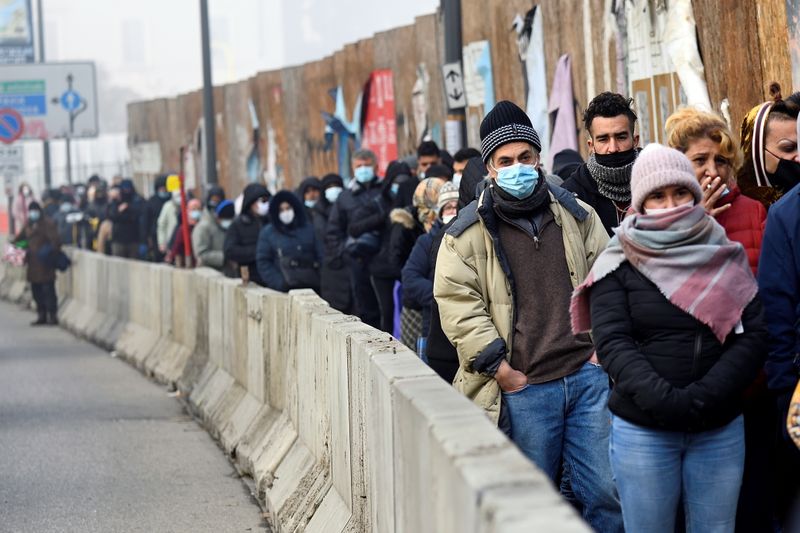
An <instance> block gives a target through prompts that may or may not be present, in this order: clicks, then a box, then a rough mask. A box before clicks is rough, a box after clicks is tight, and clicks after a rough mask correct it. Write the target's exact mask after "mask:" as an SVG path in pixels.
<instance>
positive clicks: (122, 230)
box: [108, 179, 146, 244]
mask: <svg viewBox="0 0 800 533" xmlns="http://www.w3.org/2000/svg"><path fill="white" fill-rule="evenodd" d="M120 190H121V191H124V190H127V191H128V193H127V194H128V195H129V196H127V197H124V198H122V199H120V200H118V201H115V202H112V203H111V206H110V208H109V213H108V218H109V219H110V220H111V222H113V227H112V229H111V241H112V242H114V243H118V244H142V243H144V242H145V233H146V232H145V227H144V217H143V216H142V214H143V210H144V200H142V199H141V197H140V196H139V195H138V194H136V190H135V189H134V188H133V182H132V181H131V180H127V179H126V180H122V183H120ZM122 194H123V195H124V194H126V193H124V192H123V193H122ZM123 204H127V205H128V207H127V208H126V209H125V210H124V211H123V210H120V207H121V206H122V205H123Z"/></svg>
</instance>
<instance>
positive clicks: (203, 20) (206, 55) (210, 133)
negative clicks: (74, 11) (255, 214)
mask: <svg viewBox="0 0 800 533" xmlns="http://www.w3.org/2000/svg"><path fill="white" fill-rule="evenodd" d="M39 1H41V0H39ZM209 33H210V32H209V28H208V0H200V34H201V39H202V46H203V124H204V128H203V134H204V135H203V136H204V140H205V146H204V148H205V160H206V183H208V184H209V185H215V184H216V183H217V136H216V127H215V124H214V85H213V84H212V81H211V45H210V41H211V39H210V35H209Z"/></svg>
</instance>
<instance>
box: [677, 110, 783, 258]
mask: <svg viewBox="0 0 800 533" xmlns="http://www.w3.org/2000/svg"><path fill="white" fill-rule="evenodd" d="M666 127H667V142H668V143H669V145H670V146H671V147H672V148H676V149H678V150H680V151H681V152H683V153H684V154H686V157H688V158H689V161H691V162H692V166H693V167H694V172H695V176H697V179H698V181H699V182H700V186H701V187H702V189H703V202H704V204H705V207H706V211H707V212H708V213H709V214H711V215H712V216H713V217H714V218H715V219H716V220H717V222H719V224H720V225H721V226H722V227H723V228H725V233H726V234H727V235H728V238H729V239H730V240H732V241H736V242H740V243H741V244H742V246H744V249H745V252H747V259H748V261H749V262H750V268H751V269H752V270H753V274H757V273H758V256H759V254H760V253H761V239H762V237H763V235H764V225H765V223H766V220H767V211H766V209H764V206H763V205H762V204H761V202H758V201H756V200H753V199H752V198H748V197H747V196H745V195H743V194H742V193H741V191H740V189H739V186H738V185H737V183H736V176H735V173H734V170H733V169H734V168H738V166H739V159H741V152H740V150H739V145H738V143H737V142H736V141H735V140H734V138H733V135H732V134H731V131H730V129H729V128H728V126H727V124H725V121H723V120H722V118H720V117H719V116H717V115H715V114H713V113H707V112H705V111H700V110H699V109H695V108H690V107H688V108H684V109H681V110H679V111H677V112H675V113H674V114H673V115H672V116H670V117H669V118H668V119H667V123H666Z"/></svg>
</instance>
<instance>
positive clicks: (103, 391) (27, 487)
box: [0, 302, 266, 533]
mask: <svg viewBox="0 0 800 533" xmlns="http://www.w3.org/2000/svg"><path fill="white" fill-rule="evenodd" d="M33 318H34V316H33V313H30V312H28V311H22V310H20V309H19V308H18V307H16V306H12V305H10V304H8V303H5V302H2V303H0V531H3V532H5V531H9V532H36V533H40V532H61V531H64V532H67V531H69V532H94V531H97V532H100V531H102V532H117V531H126V532H127V531H147V532H189V531H191V532H198V531H209V532H211V531H213V532H227V531H231V532H238V531H265V530H266V524H265V523H264V520H263V518H262V515H261V511H260V509H259V508H258V506H257V505H256V504H255V502H254V501H253V499H252V498H251V496H250V493H249V490H248V489H247V488H246V486H245V484H244V483H243V482H242V480H241V479H239V477H238V476H237V475H236V473H235V471H234V469H233V467H232V466H231V465H230V463H229V462H228V460H227V458H226V457H225V456H224V454H223V452H222V450H221V449H220V448H219V447H218V446H217V445H216V444H215V443H214V441H213V440H212V439H211V437H209V436H208V434H207V433H206V432H205V431H204V430H203V429H202V428H201V427H200V426H199V425H197V424H196V423H195V422H194V421H193V420H192V419H191V418H190V417H189V416H188V415H187V414H186V413H185V412H184V410H183V408H182V406H181V404H180V402H178V401H177V400H176V399H175V398H170V397H169V396H168V395H167V392H166V390H165V389H164V388H163V387H161V386H159V385H157V384H155V383H153V382H151V381H149V380H148V379H147V378H145V377H144V376H142V375H141V374H140V373H139V372H138V371H137V370H135V369H134V368H132V367H130V366H129V365H128V364H126V363H125V362H123V361H121V360H118V359H115V358H112V357H111V356H110V355H109V354H108V353H107V352H105V351H102V350H100V349H99V348H97V347H95V346H93V345H91V344H88V343H86V342H83V341H80V340H77V339H76V338H75V337H73V336H72V335H70V334H69V333H67V332H66V331H63V330H61V329H58V328H31V327H29V326H28V323H29V322H30V321H31V320H33Z"/></svg>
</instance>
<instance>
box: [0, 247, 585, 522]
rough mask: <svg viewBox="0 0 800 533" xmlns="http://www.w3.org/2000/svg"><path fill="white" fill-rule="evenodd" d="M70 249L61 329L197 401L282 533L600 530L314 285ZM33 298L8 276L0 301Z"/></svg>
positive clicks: (486, 426) (434, 379) (8, 270)
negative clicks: (280, 289)
mask: <svg viewBox="0 0 800 533" xmlns="http://www.w3.org/2000/svg"><path fill="white" fill-rule="evenodd" d="M69 253H70V256H71V258H72V260H73V266H72V268H71V269H70V270H69V271H68V272H67V273H65V274H63V275H59V281H58V290H59V295H60V301H61V304H60V318H61V323H62V324H63V325H64V326H65V327H67V328H68V329H70V330H71V331H73V332H74V333H75V334H76V335H80V336H82V337H85V338H87V339H89V340H90V341H92V342H95V343H97V344H100V345H102V346H104V347H106V348H108V349H111V350H115V351H116V352H117V353H118V354H119V355H120V356H121V357H123V358H125V359H126V360H127V361H129V362H130V363H131V364H133V365H135V366H136V367H138V368H140V369H141V370H142V371H143V372H145V373H147V374H148V375H150V376H152V377H153V378H155V379H157V380H159V381H161V382H164V383H168V384H170V385H172V386H175V387H177V388H179V389H180V390H181V391H182V392H183V393H184V394H186V395H187V396H188V398H189V404H190V405H191V408H192V409H193V410H194V411H195V412H196V414H197V415H198V417H199V418H200V419H201V420H202V421H203V423H204V424H205V426H206V428H207V429H208V431H209V432H210V433H211V434H212V435H213V436H214V437H215V438H217V439H218V440H219V442H220V444H221V445H222V447H223V448H224V449H225V451H226V452H228V453H229V454H231V455H232V456H233V457H234V458H235V461H236V463H237V466H238V468H239V469H240V470H241V471H242V472H243V473H246V474H248V475H250V476H252V477H253V479H254V481H255V485H256V487H257V490H258V497H259V499H260V500H261V501H262V503H263V504H264V505H265V506H266V507H267V508H268V510H269V511H270V516H271V517H272V521H273V525H274V527H275V529H276V530H277V531H287V532H288V531H291V532H299V531H305V532H325V533H335V532H363V531H372V532H380V533H384V532H386V533H406V532H408V533H424V532H431V533H434V532H435V533H449V532H452V533H464V532H487V533H488V532H493V533H494V532H523V531H525V532H529V531H546V532H548V533H553V532H578V531H589V528H588V527H587V526H586V525H585V524H584V523H583V522H582V521H581V519H580V518H579V517H578V515H577V514H576V513H575V512H574V511H573V509H572V508H571V507H570V506H569V504H567V503H566V502H565V501H564V500H563V499H561V497H560V496H559V495H558V494H557V492H556V491H555V489H554V488H553V486H552V484H551V483H550V481H549V480H548V479H546V478H545V476H544V475H543V474H542V473H541V472H540V471H538V470H537V469H536V468H535V467H534V466H533V465H532V464H531V463H530V462H529V461H528V460H527V459H525V458H524V457H523V456H522V454H521V453H520V452H519V451H518V450H517V449H516V447H515V446H514V445H513V444H512V443H511V442H510V441H509V440H508V439H507V438H506V437H505V436H504V435H503V434H502V433H500V432H499V431H498V430H497V429H496V428H495V427H494V426H493V424H492V423H491V422H490V421H489V420H488V418H486V416H485V415H484V414H483V412H482V411H480V410H479V409H478V408H477V407H476V406H474V405H473V404H472V403H471V402H470V401H468V400H467V399H465V398H464V397H462V396H461V395H459V394H458V393H457V392H455V391H454V390H453V389H452V387H450V385H449V384H448V383H445V382H444V381H442V380H441V379H440V378H439V377H438V376H437V375H436V374H435V373H434V372H433V371H432V370H430V369H429V368H428V367H427V366H426V365H425V364H424V363H422V362H421V361H420V360H419V359H418V358H417V357H416V355H415V354H414V353H412V352H411V351H409V350H408V349H407V348H405V347H404V346H403V345H401V344H400V343H399V342H397V341H396V340H394V339H393V338H392V337H390V336H389V335H387V334H385V333H382V332H379V331H377V330H375V329H373V328H371V327H369V326H366V325H364V324H362V323H361V322H359V321H358V320H357V319H356V318H354V317H351V316H346V315H343V314H341V313H339V312H337V311H335V310H333V309H331V308H330V307H329V306H328V305H327V304H326V303H325V302H324V301H323V300H322V299H320V298H319V297H318V296H317V295H316V294H314V293H313V292H312V291H294V292H292V293H291V294H289V295H287V294H281V293H277V292H274V291H270V290H267V289H263V288H257V287H243V286H242V285H241V282H240V281H239V280H232V279H226V278H224V277H222V276H221V275H220V274H218V273H216V272H214V271H211V270H208V269H202V268H201V269H197V270H194V271H188V270H177V269H173V268H170V267H167V266H163V265H154V264H149V263H144V262H137V261H125V260H120V259H115V258H109V257H106V256H102V255H98V254H94V253H90V252H85V251H79V250H70V252H69ZM26 291H27V289H26V285H25V282H24V271H23V270H22V269H20V268H15V267H10V266H8V265H3V266H2V267H0V296H2V297H3V298H5V299H9V300H15V301H20V300H23V299H24V298H25V294H26ZM175 453H180V450H175Z"/></svg>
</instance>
